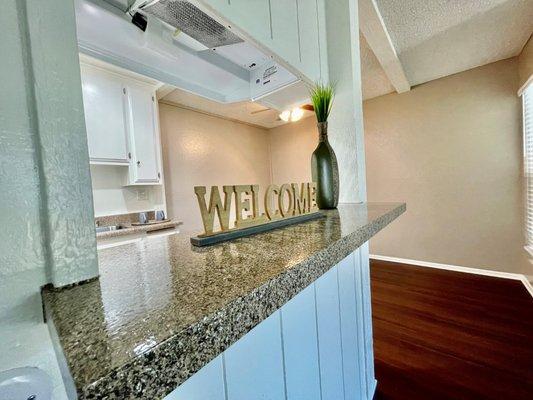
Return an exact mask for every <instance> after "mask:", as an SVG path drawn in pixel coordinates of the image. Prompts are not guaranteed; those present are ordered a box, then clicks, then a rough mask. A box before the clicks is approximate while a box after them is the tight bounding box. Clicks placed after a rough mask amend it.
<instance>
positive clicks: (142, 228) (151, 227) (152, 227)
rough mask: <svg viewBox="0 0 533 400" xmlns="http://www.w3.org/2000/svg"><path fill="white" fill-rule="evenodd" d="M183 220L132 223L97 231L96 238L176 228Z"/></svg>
mask: <svg viewBox="0 0 533 400" xmlns="http://www.w3.org/2000/svg"><path fill="white" fill-rule="evenodd" d="M181 224H182V222H181V221H174V220H170V221H165V222H159V223H156V224H154V223H152V224H145V225H131V226H125V227H124V228H122V229H116V230H114V231H107V232H97V233H96V238H97V239H108V238H114V237H119V236H127V235H133V234H136V233H144V232H153V231H159V230H162V229H170V228H175V227H177V226H179V225H181Z"/></svg>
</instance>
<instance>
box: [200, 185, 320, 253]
mask: <svg viewBox="0 0 533 400" xmlns="http://www.w3.org/2000/svg"><path fill="white" fill-rule="evenodd" d="M222 191H223V192H224V200H222V197H221V196H220V191H219V190H218V186H212V187H211V193H210V197H209V200H208V201H207V200H206V193H207V190H206V187H205V186H196V187H195V188H194V193H195V194H196V197H197V199H198V205H199V206H200V213H201V214H202V222H203V225H204V233H202V234H200V235H198V236H196V237H193V238H191V243H192V244H193V245H195V246H206V245H209V244H215V243H219V242H222V241H226V240H230V239H235V238H238V237H243V236H248V235H252V234H255V233H259V232H264V231H267V230H271V229H275V228H279V227H282V226H286V225H290V224H294V223H297V222H302V221H306V220H310V219H314V218H318V217H321V216H322V214H321V213H320V212H319V211H318V207H317V205H316V183H315V182H308V183H302V184H301V185H298V184H296V183H293V184H288V183H286V184H283V185H281V186H278V185H270V186H268V188H267V190H266V192H265V195H264V198H263V201H262V207H261V204H260V201H259V185H233V186H222ZM233 202H235V203H233ZM232 207H234V210H235V221H234V222H235V224H234V227H232V228H230V212H231V209H232ZM261 208H262V210H264V212H262V211H261ZM215 217H217V219H218V223H219V226H220V229H219V230H218V231H216V232H215V231H214V226H215Z"/></svg>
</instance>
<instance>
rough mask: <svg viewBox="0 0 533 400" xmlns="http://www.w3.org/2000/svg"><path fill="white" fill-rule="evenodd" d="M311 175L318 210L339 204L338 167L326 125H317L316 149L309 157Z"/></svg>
mask: <svg viewBox="0 0 533 400" xmlns="http://www.w3.org/2000/svg"><path fill="white" fill-rule="evenodd" d="M311 173H312V176H313V182H316V191H317V193H316V202H317V205H318V208H320V209H322V210H323V209H331V208H337V204H339V167H338V165H337V157H336V156H335V152H334V151H333V149H332V148H331V145H330V144H329V141H328V123H327V122H319V123H318V147H317V148H316V150H315V151H314V152H313V155H312V156H311Z"/></svg>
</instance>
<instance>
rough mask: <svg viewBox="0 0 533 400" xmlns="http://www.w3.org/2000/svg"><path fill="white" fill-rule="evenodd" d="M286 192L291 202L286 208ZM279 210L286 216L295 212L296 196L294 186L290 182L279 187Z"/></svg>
mask: <svg viewBox="0 0 533 400" xmlns="http://www.w3.org/2000/svg"><path fill="white" fill-rule="evenodd" d="M285 192H286V193H287V194H288V195H289V204H288V207H286V208H285V204H284V203H285ZM278 204H279V211H280V212H281V215H282V216H284V217H290V216H292V215H293V214H294V197H293V193H292V187H291V185H289V184H288V183H285V184H283V185H281V187H280V188H279V196H278Z"/></svg>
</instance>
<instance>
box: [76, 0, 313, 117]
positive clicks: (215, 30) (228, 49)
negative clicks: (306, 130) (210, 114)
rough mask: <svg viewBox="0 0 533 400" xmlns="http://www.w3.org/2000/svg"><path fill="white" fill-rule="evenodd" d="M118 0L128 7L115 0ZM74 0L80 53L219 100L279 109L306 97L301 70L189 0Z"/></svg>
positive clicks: (299, 101)
mask: <svg viewBox="0 0 533 400" xmlns="http://www.w3.org/2000/svg"><path fill="white" fill-rule="evenodd" d="M117 1H120V3H124V4H123V7H120V8H117V7H116V4H114V5H112V4H110V3H117ZM131 3H133V4H131ZM126 5H128V6H129V9H128V12H124V10H123V8H124V6H126ZM75 6H76V19H77V30H78V43H79V48H80V51H81V52H82V53H85V54H87V55H90V56H92V57H95V58H98V59H100V60H102V61H106V62H109V63H111V64H114V65H116V66H119V67H122V68H126V69H129V70H131V71H133V72H137V73H140V74H142V75H146V76H148V77H150V78H153V79H156V80H158V81H160V82H163V83H165V84H168V85H172V86H175V87H177V88H180V89H182V90H186V91H189V92H191V93H194V94H197V95H200V96H202V97H205V98H208V99H210V100H215V101H218V102H222V103H233V102H239V101H245V100H260V101H261V102H264V104H265V105H268V107H271V108H276V109H279V110H281V109H284V108H286V107H288V106H291V105H294V104H297V103H302V102H304V101H305V100H306V99H305V98H302V93H303V92H304V91H303V90H302V86H303V83H302V82H301V81H300V80H299V79H298V78H297V77H296V76H294V75H293V74H292V73H290V72H289V71H288V70H287V69H285V68H284V67H283V66H281V65H279V64H277V63H276V62H274V61H273V60H272V58H271V57H270V56H269V55H267V54H264V53H263V52H261V51H259V50H258V49H257V48H255V47H254V46H253V45H251V44H250V43H248V42H246V41H245V40H243V39H242V38H240V37H239V36H237V35H236V34H235V33H234V32H232V31H229V30H228V29H227V28H225V27H224V26H223V25H221V24H220V23H219V22H217V21H215V20H214V19H213V18H211V17H210V16H208V15H207V14H205V13H203V12H202V11H201V10H200V9H199V8H197V7H196V6H195V5H194V4H192V3H190V2H189V1H186V0H155V1H154V0H137V1H135V2H132V1H131V0H107V2H106V1H103V0H90V1H89V0H75ZM135 12H139V13H141V14H142V15H144V16H145V17H146V19H147V28H146V31H145V32H143V31H142V30H141V29H139V28H138V27H136V26H135V25H133V24H132V23H131V15H132V14H133V13H135ZM294 88H296V89H297V90H293V89H294ZM280 92H281V93H280ZM292 92H294V96H291V93H292ZM273 94H275V95H273ZM280 99H282V100H280Z"/></svg>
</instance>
